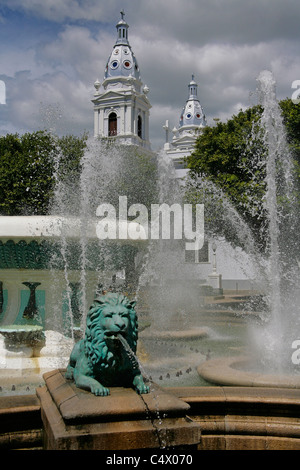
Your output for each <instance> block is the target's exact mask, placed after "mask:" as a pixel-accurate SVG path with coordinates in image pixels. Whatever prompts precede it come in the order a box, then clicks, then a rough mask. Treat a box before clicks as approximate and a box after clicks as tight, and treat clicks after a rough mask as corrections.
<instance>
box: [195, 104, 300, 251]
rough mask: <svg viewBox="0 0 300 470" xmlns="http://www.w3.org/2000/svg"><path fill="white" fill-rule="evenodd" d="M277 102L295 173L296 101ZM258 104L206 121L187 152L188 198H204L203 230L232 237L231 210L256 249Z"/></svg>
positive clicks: (260, 216) (260, 206)
mask: <svg viewBox="0 0 300 470" xmlns="http://www.w3.org/2000/svg"><path fill="white" fill-rule="evenodd" d="M279 104H280V107H281V110H282V117H283V121H284V123H285V127H286V132H287V142H288V144H289V146H290V150H291V152H292V155H293V157H294V159H295V162H296V165H298V176H300V171H299V168H300V125H299V124H300V107H299V106H298V105H295V104H293V103H292V101H291V100H289V99H286V100H284V101H281V102H280V103H279ZM262 111H263V109H262V107H261V106H260V105H257V106H253V107H252V108H249V109H247V110H246V111H240V112H239V113H238V114H237V115H236V116H233V117H232V118H231V119H229V120H228V121H227V122H225V123H221V122H219V123H217V125H216V126H214V127H206V128H205V129H204V131H203V133H202V135H201V136H200V137H199V138H198V139H197V142H196V146H195V150H194V152H193V153H192V155H191V156H190V157H188V158H187V164H188V168H189V169H190V170H191V171H190V175H191V180H190V182H189V184H188V185H187V192H186V198H187V200H188V201H192V202H194V203H196V202H198V203H199V202H202V203H205V209H206V227H207V230H208V231H209V230H210V229H211V231H212V232H213V231H214V232H215V233H216V232H217V233H219V234H220V235H224V236H226V237H227V238H228V239H231V241H233V242H234V241H236V235H235V234H234V231H232V227H229V226H228V223H227V222H228V221H227V219H226V211H227V210H229V208H230V210H231V212H233V211H234V212H235V215H236V216H237V217H239V219H240V225H242V224H243V223H245V224H247V227H249V230H250V231H251V235H252V236H253V239H254V240H255V243H256V244H257V246H258V247H260V249H263V248H264V247H265V242H266V234H265V230H264V229H265V225H266V213H265V206H264V196H265V192H266V181H265V176H266V175H265V163H264V158H263V157H264V155H265V152H266V149H265V148H264V144H263V139H262V129H261V127H260V125H259V122H260V117H261V115H262Z"/></svg>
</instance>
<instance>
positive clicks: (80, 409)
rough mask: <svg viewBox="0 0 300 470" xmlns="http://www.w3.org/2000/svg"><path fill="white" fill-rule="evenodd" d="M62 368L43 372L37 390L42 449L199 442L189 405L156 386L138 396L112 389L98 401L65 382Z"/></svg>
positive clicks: (122, 447) (147, 446)
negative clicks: (43, 384)
mask: <svg viewBox="0 0 300 470" xmlns="http://www.w3.org/2000/svg"><path fill="white" fill-rule="evenodd" d="M64 372H65V371H64V370H54V371H52V372H48V373H47V374H44V380H45V382H46V385H45V387H43V388H40V389H37V395H38V397H39V399H40V402H41V413H42V420H43V427H44V449H48V450H92V449H95V450H130V449H159V448H165V447H167V448H168V447H176V446H180V447H181V448H182V446H194V445H197V444H199V442H200V435H201V432H200V428H199V425H198V423H197V422H195V421H193V420H192V419H191V418H189V417H188V416H187V413H188V410H189V408H190V406H189V405H188V404H187V403H186V402H184V401H183V400H181V399H179V398H177V397H175V396H173V395H171V394H169V393H166V392H164V391H163V390H162V389H160V388H159V387H158V386H157V385H155V384H154V385H153V386H151V392H150V393H149V394H145V395H138V394H137V393H136V392H135V391H134V390H133V389H131V388H122V387H113V388H111V389H110V395H109V396H107V397H96V396H95V395H93V394H92V393H90V392H87V391H85V390H81V389H79V388H77V387H76V386H75V384H74V383H73V382H72V381H69V380H66V379H65V377H64Z"/></svg>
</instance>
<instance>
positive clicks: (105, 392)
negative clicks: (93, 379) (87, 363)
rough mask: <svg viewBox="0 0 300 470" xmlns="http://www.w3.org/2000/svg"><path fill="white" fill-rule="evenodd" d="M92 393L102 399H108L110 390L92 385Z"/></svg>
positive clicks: (99, 385)
mask: <svg viewBox="0 0 300 470" xmlns="http://www.w3.org/2000/svg"><path fill="white" fill-rule="evenodd" d="M91 392H92V393H93V394H94V395H96V396H100V397H106V396H107V395H109V388H106V387H103V385H101V384H98V385H95V384H93V385H91Z"/></svg>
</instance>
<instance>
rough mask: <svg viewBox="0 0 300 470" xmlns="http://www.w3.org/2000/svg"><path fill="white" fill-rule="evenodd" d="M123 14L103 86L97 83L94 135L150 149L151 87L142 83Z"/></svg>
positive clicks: (95, 84)
mask: <svg viewBox="0 0 300 470" xmlns="http://www.w3.org/2000/svg"><path fill="white" fill-rule="evenodd" d="M124 15H125V14H124V11H121V20H120V21H119V22H118V23H117V25H116V28H117V39H116V42H115V45H114V46H113V49H112V52H111V54H110V56H109V58H108V61H107V64H106V67H105V71H104V78H103V81H102V83H101V82H100V81H99V80H96V82H95V83H94V86H95V89H96V92H95V94H94V98H93V100H92V102H93V104H94V135H95V137H98V136H99V137H101V138H114V139H116V140H118V141H119V142H120V143H122V144H127V145H137V146H140V147H143V148H145V149H148V150H150V141H149V116H150V112H149V111H150V108H151V104H150V102H149V100H148V97H147V94H148V92H149V88H148V87H147V86H144V85H143V83H142V80H141V75H140V69H139V66H138V63H137V60H136V58H135V55H134V53H133V51H132V49H131V46H130V44H129V40H128V28H129V26H128V24H127V23H126V21H125V20H124Z"/></svg>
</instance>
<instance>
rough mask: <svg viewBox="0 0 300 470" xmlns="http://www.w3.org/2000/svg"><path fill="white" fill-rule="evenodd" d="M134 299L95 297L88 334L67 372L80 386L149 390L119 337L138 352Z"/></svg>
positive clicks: (98, 389)
mask: <svg viewBox="0 0 300 470" xmlns="http://www.w3.org/2000/svg"><path fill="white" fill-rule="evenodd" d="M134 307H135V302H134V301H129V299H128V298H127V297H125V296H124V295H120V294H115V293H108V294H106V295H102V296H100V297H98V298H96V299H95V302H94V304H93V305H92V306H91V308H90V310H89V312H88V315H87V321H86V331H85V337H84V338H83V339H82V340H80V341H78V343H76V344H75V346H74V348H73V351H72V353H71V356H70V361H69V365H68V368H67V371H66V378H67V379H73V380H74V381H75V384H76V386H77V387H78V388H82V389H85V390H90V391H91V392H92V393H94V394H95V395H100V396H106V395H109V388H108V387H131V386H133V387H134V388H135V389H136V390H137V392H138V393H148V392H149V387H148V386H147V385H146V384H145V382H144V379H143V377H142V374H141V372H140V369H139V367H138V364H137V362H136V361H134V360H132V358H130V355H129V354H128V353H127V352H126V350H125V348H124V346H123V344H122V341H120V339H119V338H120V336H119V335H122V337H123V338H124V339H125V340H126V342H127V343H128V345H129V346H130V349H131V350H132V352H133V353H134V354H135V353H136V346H137V335H138V331H137V315H136V312H135V309H134Z"/></svg>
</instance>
